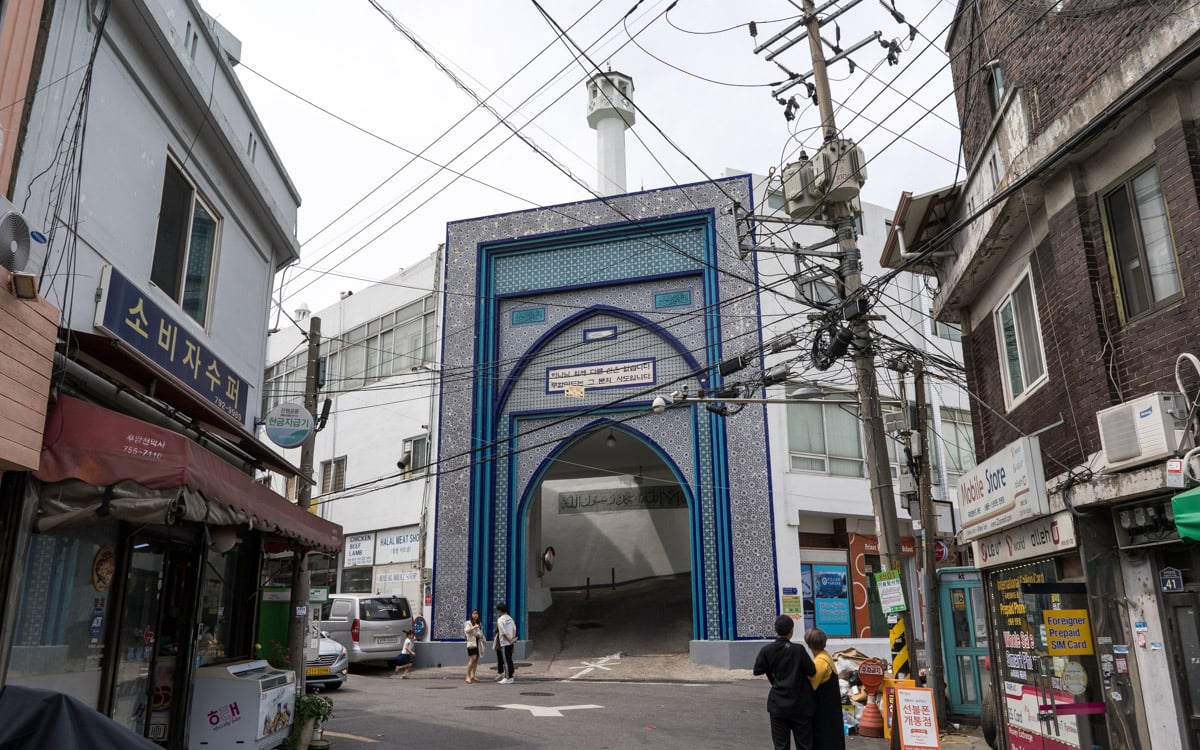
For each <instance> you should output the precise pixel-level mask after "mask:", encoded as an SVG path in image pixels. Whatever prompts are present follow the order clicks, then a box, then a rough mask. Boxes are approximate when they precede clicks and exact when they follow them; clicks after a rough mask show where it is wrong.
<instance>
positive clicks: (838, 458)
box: [787, 403, 865, 477]
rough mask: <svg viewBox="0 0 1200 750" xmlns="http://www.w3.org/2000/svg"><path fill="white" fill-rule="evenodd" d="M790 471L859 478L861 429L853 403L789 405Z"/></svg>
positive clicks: (862, 461)
mask: <svg viewBox="0 0 1200 750" xmlns="http://www.w3.org/2000/svg"><path fill="white" fill-rule="evenodd" d="M787 419H788V451H789V453H790V461H791V464H790V467H791V470H792V471H800V472H811V473H816V474H831V475H834V476H842V477H861V476H863V469H864V466H865V461H864V460H863V441H862V428H861V426H860V424H859V419H858V407H857V406H856V405H854V404H820V403H810V404H788V406H787Z"/></svg>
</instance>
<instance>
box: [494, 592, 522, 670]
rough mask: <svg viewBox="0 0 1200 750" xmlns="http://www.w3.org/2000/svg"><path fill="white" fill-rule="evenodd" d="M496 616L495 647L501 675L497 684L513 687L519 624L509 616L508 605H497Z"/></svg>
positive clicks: (497, 666) (497, 668) (497, 665)
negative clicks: (514, 656)
mask: <svg viewBox="0 0 1200 750" xmlns="http://www.w3.org/2000/svg"><path fill="white" fill-rule="evenodd" d="M496 614H497V615H499V616H498V617H497V618H496V640H495V641H494V643H493V646H494V647H495V649H496V671H497V672H499V673H500V676H499V677H498V678H496V682H498V683H500V684H501V685H511V684H513V682H514V680H515V679H516V678H515V677H514V676H513V670H514V667H513V646H514V645H516V643H517V623H515V622H513V618H512V617H510V616H509V614H508V605H507V604H503V603H501V604H497V605H496Z"/></svg>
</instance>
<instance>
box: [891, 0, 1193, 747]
mask: <svg viewBox="0 0 1200 750" xmlns="http://www.w3.org/2000/svg"><path fill="white" fill-rule="evenodd" d="M1197 29H1200V10H1198V9H1197V8H1196V7H1195V6H1187V5H1184V4H1179V3H1170V4H1167V5H1150V4H1128V5H1125V4H1122V5H1115V6H1114V5H1111V4H1105V6H1104V7H1095V4H1093V3H1087V2H1058V3H1039V4H1023V3H1002V2H962V3H960V4H959V7H958V11H957V18H956V22H955V24H954V26H953V28H952V30H951V33H950V36H949V41H948V52H949V55H950V58H951V65H952V68H953V73H954V83H955V87H956V88H955V95H956V99H957V103H958V112H959V118H960V121H961V123H962V146H963V155H964V159H965V162H966V164H967V166H968V172H967V175H966V178H965V180H964V181H963V182H962V183H959V184H958V185H955V186H952V187H949V188H945V189H943V190H939V191H935V192H933V193H930V194H927V195H922V196H912V195H908V194H906V195H905V196H904V197H903V198H902V200H901V202H900V205H899V206H898V208H897V211H896V215H895V218H894V220H893V227H892V231H891V234H890V235H889V238H888V241H887V243H886V246H885V249H884V256H883V264H884V265H885V266H891V267H904V268H906V269H908V270H912V271H915V272H918V273H923V274H926V275H928V276H930V277H932V278H934V279H936V282H937V284H938V292H937V294H936V296H935V301H934V314H935V316H936V317H937V318H938V319H939V320H941V321H946V322H958V323H960V324H961V326H962V333H963V351H964V358H965V360H966V364H967V369H968V384H969V389H970V390H971V391H972V392H973V393H974V394H975V396H976V397H977V399H975V400H974V404H975V407H974V408H973V413H972V422H973V424H974V426H975V427H974V429H975V441H976V455H978V456H980V457H981V463H980V467H979V469H978V470H977V472H978V473H973V474H971V475H969V476H966V477H964V478H963V483H962V484H960V503H961V506H960V507H961V508H962V511H963V514H964V524H963V527H964V531H963V536H964V537H965V538H966V539H969V540H971V541H972V542H973V546H974V550H975V554H976V559H975V562H976V564H977V565H978V566H979V567H980V569H981V570H982V571H983V572H984V576H985V582H986V583H990V585H988V586H985V588H987V589H988V590H989V608H988V609H989V613H988V620H987V621H988V632H987V635H988V637H989V641H990V649H991V654H992V657H993V660H994V661H995V663H996V664H997V665H998V666H999V669H998V670H996V678H995V684H994V685H993V695H995V696H997V701H996V702H997V706H998V709H999V714H1000V716H1002V717H1004V727H1003V732H1004V734H1005V735H1006V737H1007V740H1008V742H1009V744H1010V746H1011V747H1014V748H1026V747H1037V748H1042V747H1054V748H1058V747H1089V746H1094V747H1113V748H1116V747H1147V746H1150V745H1156V746H1162V747H1184V748H1197V747H1200V664H1197V663H1195V662H1196V660H1195V659H1194V658H1192V655H1194V654H1196V653H1198V652H1200V640H1198V639H1197V635H1196V626H1195V613H1196V611H1197V606H1198V605H1200V594H1198V593H1197V592H1200V554H1198V553H1197V552H1196V546H1195V544H1194V543H1192V542H1191V541H1190V540H1189V536H1190V535H1191V534H1192V532H1191V531H1190V530H1189V529H1190V527H1191V516H1192V515H1193V514H1195V513H1197V512H1200V510H1197V508H1198V507H1200V506H1198V504H1197V502H1196V501H1195V500H1191V499H1190V498H1189V497H1188V495H1187V494H1183V496H1181V497H1176V495H1178V494H1180V492H1181V491H1180V489H1179V486H1180V485H1181V484H1182V482H1183V481H1184V480H1183V478H1182V477H1180V476H1179V475H1177V474H1171V473H1169V472H1168V471H1167V470H1166V467H1167V463H1166V462H1167V460H1168V459H1172V458H1177V457H1181V456H1183V455H1184V454H1185V453H1186V452H1187V450H1188V449H1189V448H1190V447H1191V446H1192V445H1195V444H1196V441H1195V437H1194V434H1195V431H1194V430H1191V431H1190V432H1191V434H1190V435H1189V434H1188V433H1186V432H1183V428H1184V427H1185V426H1187V423H1188V413H1189V412H1192V413H1193V414H1194V406H1195V402H1196V398H1197V391H1198V389H1197V384H1198V383H1200V367H1197V366H1194V365H1200V361H1197V360H1195V359H1194V358H1190V357H1188V356H1186V355H1189V354H1191V353H1195V352H1196V350H1197V349H1200V332H1198V331H1197V329H1196V326H1195V325H1194V321H1195V320H1196V317H1197V313H1198V312H1200V301H1198V300H1197V293H1198V290H1200V245H1198V243H1200V224H1198V220H1200V196H1198V192H1200V191H1198V187H1200V132H1198V131H1197V118H1198V117H1200V100H1197V98H1196V97H1197V93H1198V92H1200V87H1198V75H1197V74H1198V72H1200V60H1198V58H1197V55H1198V53H1200V34H1198V33H1197ZM1172 479H1174V480H1175V481H1172ZM1022 482H1024V483H1027V486H1025V487H1020V486H1017V485H1019V484H1020V483H1022ZM1189 482H1190V480H1189ZM964 486H965V487H971V486H974V487H975V488H976V490H975V492H974V493H972V492H966V493H964V492H961V488H962V487H964ZM1168 676H1169V678H1168Z"/></svg>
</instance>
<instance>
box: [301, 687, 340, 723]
mask: <svg viewBox="0 0 1200 750" xmlns="http://www.w3.org/2000/svg"><path fill="white" fill-rule="evenodd" d="M295 717H296V723H297V724H303V723H304V722H305V721H307V720H308V719H315V720H316V722H317V723H318V724H324V723H325V722H327V721H329V720H330V719H332V718H333V701H332V700H330V699H329V698H326V697H325V696H323V695H321V694H320V693H301V694H300V695H298V696H296V713H295Z"/></svg>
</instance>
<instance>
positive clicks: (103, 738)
mask: <svg viewBox="0 0 1200 750" xmlns="http://www.w3.org/2000/svg"><path fill="white" fill-rule="evenodd" d="M38 747H40V748H54V750H162V748H160V747H159V746H158V745H156V744H154V743H153V742H151V741H150V740H148V739H146V738H144V737H140V736H138V735H136V734H134V733H133V732H131V731H129V730H128V729H126V728H125V727H123V726H121V725H120V724H118V723H116V722H115V721H113V720H112V719H110V718H108V717H107V716H105V715H104V714H102V713H100V712H99V711H97V710H96V709H94V708H91V707H90V706H88V705H87V704H86V703H84V702H83V701H81V700H79V699H78V698H72V697H71V696H69V695H65V694H63V693H58V692H55V691H53V690H43V689H41V688H30V687H24V686H22V685H5V686H4V687H0V750H18V748H21V749H22V750H24V749H26V748H38Z"/></svg>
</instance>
